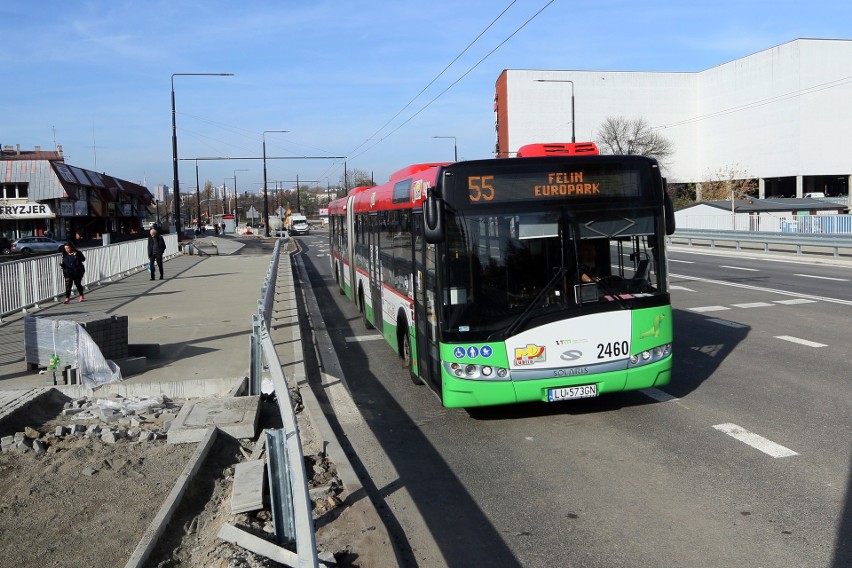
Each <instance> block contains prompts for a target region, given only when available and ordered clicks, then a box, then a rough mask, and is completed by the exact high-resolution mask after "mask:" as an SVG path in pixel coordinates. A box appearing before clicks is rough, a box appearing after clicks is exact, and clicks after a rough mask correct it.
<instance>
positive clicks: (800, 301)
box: [772, 298, 816, 306]
mask: <svg viewBox="0 0 852 568" xmlns="http://www.w3.org/2000/svg"><path fill="white" fill-rule="evenodd" d="M772 301H773V302H775V303H776V304H783V305H785V306H795V305H796V304H816V300H808V299H806V298H793V299H792V300H772Z"/></svg>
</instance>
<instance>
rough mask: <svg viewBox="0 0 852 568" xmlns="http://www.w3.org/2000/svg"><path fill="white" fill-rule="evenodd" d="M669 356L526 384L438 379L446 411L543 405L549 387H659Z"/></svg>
mask: <svg viewBox="0 0 852 568" xmlns="http://www.w3.org/2000/svg"><path fill="white" fill-rule="evenodd" d="M671 369H672V357H671V356H670V357H667V358H665V359H663V360H661V361H657V362H655V363H651V364H650V365H645V366H642V367H636V368H632V369H628V370H626V371H612V372H609V373H601V374H599V375H592V376H590V377H571V378H567V377H558V378H548V379H534V380H527V381H472V380H466V379H460V378H458V377H454V376H452V375H450V374H448V373H446V372H444V373H443V376H442V377H441V382H442V398H443V404H444V406H445V407H447V408H471V407H476V406H494V405H499V404H515V403H519V402H547V391H548V389H551V388H558V387H572V386H580V385H589V384H596V385H597V387H598V395H601V394H607V393H613V392H624V391H631V390H639V389H646V388H651V387H660V386H663V385H667V384H669V381H670V380H671Z"/></svg>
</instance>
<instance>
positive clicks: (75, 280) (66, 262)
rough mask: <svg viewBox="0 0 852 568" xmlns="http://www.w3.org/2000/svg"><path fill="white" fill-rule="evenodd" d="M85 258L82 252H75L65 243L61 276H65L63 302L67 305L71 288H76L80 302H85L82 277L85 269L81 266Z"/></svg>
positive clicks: (71, 246)
mask: <svg viewBox="0 0 852 568" xmlns="http://www.w3.org/2000/svg"><path fill="white" fill-rule="evenodd" d="M85 260H86V257H85V256H84V255H83V253H82V252H80V251H79V250H77V247H75V246H74V245H73V244H72V243H65V247H64V250H63V251H62V261H61V262H60V266H61V267H62V275H63V276H65V301H64V302H62V303H63V304H67V303H68V302H69V301H71V287H72V286H77V293H78V294H79V295H80V301H81V302H85V301H86V297H85V296H84V295H83V275H84V274H85V273H86V267H85V265H84V264H83V262H85Z"/></svg>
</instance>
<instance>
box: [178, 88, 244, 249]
mask: <svg viewBox="0 0 852 568" xmlns="http://www.w3.org/2000/svg"><path fill="white" fill-rule="evenodd" d="M233 75H234V74H233V73H172V167H173V169H174V177H175V179H174V188H173V189H172V191H173V192H174V198H175V199H174V201H175V233H176V234H177V236H178V240H180V237H181V231H180V180H179V179H178V149H177V124H176V122H175V77H189V76H192V77H197V76H209V77H233Z"/></svg>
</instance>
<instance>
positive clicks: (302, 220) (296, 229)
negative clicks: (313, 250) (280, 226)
mask: <svg viewBox="0 0 852 568" xmlns="http://www.w3.org/2000/svg"><path fill="white" fill-rule="evenodd" d="M309 232H310V227H308V218H307V217H305V216H304V215H299V214H298V213H297V214H295V215H290V234H291V235H307V234H308V233H309Z"/></svg>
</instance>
